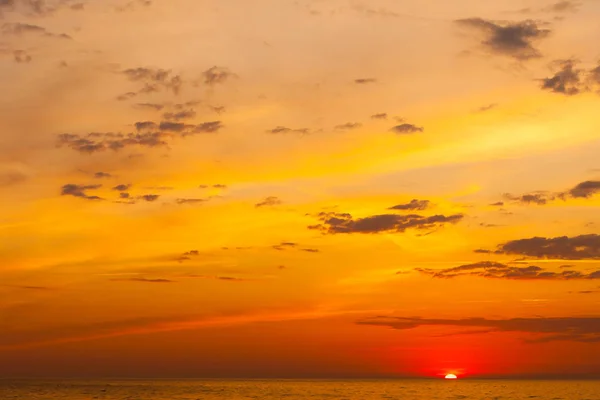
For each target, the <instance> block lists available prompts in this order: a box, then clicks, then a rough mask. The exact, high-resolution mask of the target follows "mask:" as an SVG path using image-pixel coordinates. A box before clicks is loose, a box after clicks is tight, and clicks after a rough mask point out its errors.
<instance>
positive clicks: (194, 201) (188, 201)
mask: <svg viewBox="0 0 600 400" xmlns="http://www.w3.org/2000/svg"><path fill="white" fill-rule="evenodd" d="M205 201H206V199H176V200H175V203H177V204H198V203H204V202H205Z"/></svg>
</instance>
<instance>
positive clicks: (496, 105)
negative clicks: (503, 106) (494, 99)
mask: <svg viewBox="0 0 600 400" xmlns="http://www.w3.org/2000/svg"><path fill="white" fill-rule="evenodd" d="M496 107H498V104H496V103H492V104H488V105H485V106H481V107H479V108H478V109H477V112H486V111H489V110H493V109H494V108H496Z"/></svg>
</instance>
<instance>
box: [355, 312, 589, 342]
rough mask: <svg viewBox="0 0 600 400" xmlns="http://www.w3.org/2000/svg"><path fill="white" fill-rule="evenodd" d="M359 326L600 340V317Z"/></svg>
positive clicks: (386, 320)
mask: <svg viewBox="0 0 600 400" xmlns="http://www.w3.org/2000/svg"><path fill="white" fill-rule="evenodd" d="M357 324H359V325H373V326H383V327H388V328H392V329H399V330H405V329H415V328H419V327H423V326H448V327H461V328H487V331H486V332H521V333H532V334H538V335H542V336H541V337H540V338H538V339H535V340H530V342H549V341H564V340H571V341H577V342H586V343H587V342H598V341H600V318H599V317H587V318H586V317H556V318H551V317H546V318H544V317H539V318H510V319H487V318H465V319H425V318H404V317H383V316H380V317H374V318H368V319H364V320H361V321H358V322H357Z"/></svg>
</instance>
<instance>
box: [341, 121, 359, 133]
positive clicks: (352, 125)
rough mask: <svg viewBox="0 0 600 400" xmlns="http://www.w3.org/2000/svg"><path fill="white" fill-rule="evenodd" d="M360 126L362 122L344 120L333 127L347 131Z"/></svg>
mask: <svg viewBox="0 0 600 400" xmlns="http://www.w3.org/2000/svg"><path fill="white" fill-rule="evenodd" d="M361 126H362V124H361V123H359V122H346V123H345V124H341V125H336V126H335V129H338V130H342V131H349V130H352V129H358V128H360V127H361Z"/></svg>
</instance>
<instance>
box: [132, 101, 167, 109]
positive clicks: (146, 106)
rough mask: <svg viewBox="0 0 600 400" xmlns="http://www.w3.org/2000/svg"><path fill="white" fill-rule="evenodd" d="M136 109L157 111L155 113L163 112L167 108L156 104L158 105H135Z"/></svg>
mask: <svg viewBox="0 0 600 400" xmlns="http://www.w3.org/2000/svg"><path fill="white" fill-rule="evenodd" d="M135 107H136V108H141V109H150V110H155V111H161V110H162V109H163V108H165V106H164V105H163V104H156V103H137V104H136V105H135Z"/></svg>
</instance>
